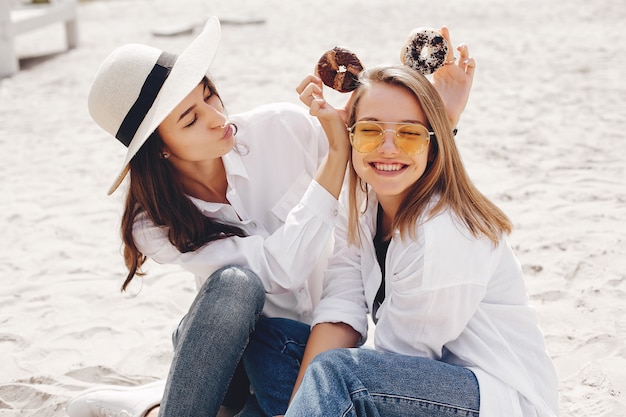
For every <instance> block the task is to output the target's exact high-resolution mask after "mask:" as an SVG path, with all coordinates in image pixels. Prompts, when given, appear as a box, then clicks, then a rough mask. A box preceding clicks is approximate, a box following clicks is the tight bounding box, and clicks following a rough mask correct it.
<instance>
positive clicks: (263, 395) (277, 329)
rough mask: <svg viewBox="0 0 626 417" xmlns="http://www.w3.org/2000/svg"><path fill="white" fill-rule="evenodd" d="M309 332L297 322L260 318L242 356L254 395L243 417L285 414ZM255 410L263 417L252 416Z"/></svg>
mask: <svg viewBox="0 0 626 417" xmlns="http://www.w3.org/2000/svg"><path fill="white" fill-rule="evenodd" d="M310 330H311V329H310V326H309V325H308V324H305V323H301V322H299V321H295V320H290V319H285V318H267V317H262V318H261V319H259V321H258V323H257V326H256V329H255V331H254V332H253V333H252V334H251V335H250V342H249V343H248V347H247V348H246V351H245V352H244V354H243V364H244V368H245V370H246V373H247V375H248V378H249V379H250V386H251V388H252V391H253V392H254V396H253V397H252V398H251V401H250V403H249V404H247V405H246V408H245V410H244V411H245V412H242V413H241V415H240V417H243V416H245V417H248V416H251V415H263V416H268V417H271V416H277V415H283V414H285V412H286V411H287V406H288V405H289V399H290V397H291V392H292V391H293V386H294V385H295V382H296V378H297V376H298V372H299V370H300V363H301V360H302V356H303V355H304V347H305V345H306V342H307V340H308V338H309V333H310ZM255 407H256V409H257V410H259V411H260V414H252V413H251V410H253V409H255Z"/></svg>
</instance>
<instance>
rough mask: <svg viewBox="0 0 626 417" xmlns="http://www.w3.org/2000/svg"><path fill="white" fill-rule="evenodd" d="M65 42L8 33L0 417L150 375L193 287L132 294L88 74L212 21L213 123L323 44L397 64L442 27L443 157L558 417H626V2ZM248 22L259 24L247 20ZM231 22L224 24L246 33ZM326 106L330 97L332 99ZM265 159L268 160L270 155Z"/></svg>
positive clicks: (310, 13)
mask: <svg viewBox="0 0 626 417" xmlns="http://www.w3.org/2000/svg"><path fill="white" fill-rule="evenodd" d="M78 7H79V10H78V14H79V22H78V24H79V33H80V40H79V46H78V48H76V49H73V50H70V51H65V44H64V37H63V36H64V35H63V30H62V28H61V26H60V25H54V26H49V27H46V28H43V29H41V30H38V31H35V32H31V33H28V34H24V35H21V36H19V37H17V38H16V50H17V52H18V54H19V56H20V58H21V60H20V63H21V71H19V72H18V73H16V74H15V75H14V76H12V77H10V78H4V79H1V80H0V151H1V152H0V153H1V154H2V163H0V178H1V181H0V199H1V212H0V227H1V230H2V231H3V233H2V237H1V239H0V244H1V250H0V357H1V358H2V360H1V363H2V364H1V365H0V416H3V417H4V416H11V417H13V416H37V417H61V416H65V415H66V413H65V403H66V402H67V400H68V399H69V398H71V397H72V396H74V395H75V394H76V393H77V392H79V391H81V390H83V389H85V388H89V387H92V386H94V385H98V384H103V383H105V384H107V383H111V384H125V385H135V384H141V383H145V382H148V381H152V380H155V379H161V378H164V377H165V376H166V374H167V370H168V369H169V363H170V359H171V357H172V347H171V339H170V337H171V332H172V330H173V329H174V328H175V327H176V325H177V324H178V322H179V320H180V318H181V317H182V316H183V315H184V313H185V311H186V310H187V308H188V306H189V303H190V302H191V300H192V299H193V297H194V294H195V283H194V280H193V278H192V276H191V275H190V274H188V273H186V272H183V271H181V270H179V269H178V268H173V267H165V266H162V265H156V264H153V263H149V264H148V268H147V271H148V275H147V276H146V277H145V278H144V279H143V283H141V281H140V280H137V281H138V282H137V284H136V285H135V286H133V287H132V289H131V294H130V295H128V294H126V295H125V294H121V293H120V291H119V287H120V285H121V283H122V281H123V278H124V277H125V274H126V271H125V267H124V264H123V259H122V256H121V254H120V245H121V244H120V239H119V236H118V234H119V233H118V228H119V218H120V212H121V208H122V198H123V193H121V192H118V193H116V194H114V195H113V196H110V197H107V196H106V191H107V189H108V187H109V185H110V183H111V182H112V180H113V178H114V176H115V175H116V174H117V172H118V170H119V168H120V164H121V163H122V160H123V156H124V153H125V149H124V148H123V147H122V146H121V145H120V144H119V143H118V142H117V141H116V140H114V139H113V138H111V137H109V136H108V135H107V134H106V133H105V132H104V131H103V130H101V129H100V128H99V127H98V126H97V125H96V124H95V123H94V122H93V121H92V120H91V118H90V116H89V114H88V111H87V106H86V97H87V92H88V89H89V86H90V84H91V81H92V77H93V75H94V74H95V72H96V70H97V68H98V67H99V65H100V63H101V62H102V60H103V59H104V58H105V57H106V56H107V55H108V54H109V52H111V51H112V50H113V49H114V48H115V47H117V46H119V45H121V44H124V43H130V42H139V43H146V44H151V45H154V46H157V47H160V48H163V49H167V50H170V51H172V52H178V51H181V50H182V49H183V48H184V47H185V46H186V45H187V44H188V43H189V41H190V40H191V39H192V38H193V36H194V33H193V31H190V32H188V33H184V34H180V35H178V36H155V35H154V34H153V32H155V31H158V30H159V29H160V30H165V29H176V28H177V27H178V28H179V27H185V26H188V27H192V26H193V25H194V24H199V23H201V22H203V21H204V20H205V19H206V18H208V17H209V16H211V15H216V16H218V17H220V18H221V19H222V20H223V25H222V43H221V46H220V50H219V52H218V55H217V58H216V60H215V63H214V65H213V67H212V70H211V73H212V75H213V77H214V79H215V80H216V82H217V86H218V88H219V90H220V92H221V96H222V97H223V98H224V101H225V103H226V107H227V110H228V111H229V112H230V113H237V112H240V111H244V110H248V109H250V108H252V107H255V106H257V105H259V104H263V103H268V102H274V101H289V102H294V103H299V102H298V97H297V95H296V93H295V86H296V85H297V84H298V82H299V81H300V80H301V79H302V78H303V77H304V76H305V75H307V74H308V73H310V72H311V71H312V69H313V67H314V65H315V63H316V62H317V59H318V58H319V56H321V55H322V53H323V52H324V51H325V50H327V49H329V48H331V47H333V46H336V45H341V46H345V47H348V48H350V49H352V50H353V51H355V52H356V53H357V54H358V55H359V56H360V58H361V60H362V61H363V63H364V65H365V66H373V65H376V64H383V63H396V62H398V61H399V51H400V47H401V46H402V44H403V43H404V41H405V39H406V37H407V35H408V34H409V32H410V31H411V30H412V29H413V28H415V27H418V26H430V27H440V26H441V25H447V26H448V27H449V28H450V30H451V35H452V40H453V42H454V43H458V42H465V43H467V44H468V45H469V47H470V53H471V55H472V56H474V57H475V58H476V61H477V72H476V78H475V81H474V88H473V91H472V95H471V98H470V101H469V103H468V106H467V109H466V111H465V113H464V114H463V117H462V119H461V122H460V124H459V126H458V127H459V134H458V136H457V138H458V143H459V146H460V148H461V151H462V154H463V158H464V160H465V162H466V164H467V166H468V170H469V172H470V175H471V176H472V178H473V179H474V181H475V182H476V183H477V184H478V186H479V187H480V188H481V190H482V191H483V192H485V193H486V194H487V195H488V196H489V197H490V198H492V199H493V200H494V201H495V202H496V203H497V204H499V205H500V206H501V207H502V208H503V209H504V210H505V211H506V212H507V214H508V215H509V216H510V217H511V219H512V220H513V222H514V225H515V230H514V232H513V234H512V235H511V242H512V244H513V246H514V248H515V250H516V252H517V255H518V257H519V258H520V260H521V262H522V264H523V266H524V270H525V273H526V279H527V287H528V293H529V297H530V300H531V302H532V304H533V305H534V306H535V308H536V310H537V314H538V316H539V320H540V324H541V326H542V329H543V330H544V333H545V336H546V340H547V347H548V350H549V353H550V354H551V356H552V357H553V359H554V363H555V365H556V368H557V372H558V377H559V382H560V387H559V392H560V400H561V414H562V415H563V416H572V417H583V416H594V417H620V416H625V415H626V227H625V224H624V219H625V218H626V133H625V132H626V112H625V111H624V105H625V104H624V102H625V101H626V80H625V77H624V75H623V74H624V68H626V55H625V54H624V52H623V51H624V50H626V30H625V29H624V22H626V3H624V2H623V1H622V0H598V1H595V2H588V1H583V0H572V1H569V2H557V1H552V2H549V1H548V2H546V1H543V0H528V1H522V0H510V1H498V0H481V1H477V2H469V1H463V0H451V1H447V2H427V1H422V0H417V1H401V0H390V1H385V2H382V1H356V0H345V1H343V2H336V1H333V0H318V1H310V0H302V1H297V2H296V1H291V2H288V1H279V0H266V1H263V2H261V1H252V0H214V1H210V2H209V1H200V0H182V1H180V2H171V1H167V0H125V1H123V0H92V1H85V2H80V3H79V6H78ZM259 20H260V21H261V23H258V21H259ZM246 22H248V23H247V24H241V23H246ZM342 99H343V97H339V96H336V97H331V101H333V100H337V102H340V101H341V100H342ZM278 155H279V154H277V157H278Z"/></svg>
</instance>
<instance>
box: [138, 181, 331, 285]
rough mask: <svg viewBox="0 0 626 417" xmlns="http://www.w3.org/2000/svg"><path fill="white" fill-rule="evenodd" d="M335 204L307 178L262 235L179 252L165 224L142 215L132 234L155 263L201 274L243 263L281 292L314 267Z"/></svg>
mask: <svg viewBox="0 0 626 417" xmlns="http://www.w3.org/2000/svg"><path fill="white" fill-rule="evenodd" d="M337 206H338V202H337V200H336V199H335V198H334V197H333V196H332V195H331V194H330V193H328V191H326V190H325V189H324V188H323V187H322V186H320V185H319V184H318V183H317V182H316V181H314V180H313V181H312V182H311V184H310V185H309V187H308V189H307V190H306V192H305V194H304V196H303V197H302V199H301V201H300V202H299V203H298V204H297V205H296V206H295V207H293V208H292V209H291V210H290V211H289V213H288V214H287V217H286V221H285V224H284V225H283V226H281V227H280V228H278V229H277V230H276V231H274V233H272V234H271V235H269V236H267V237H264V236H261V235H254V234H251V235H250V236H246V237H229V238H225V239H221V240H217V241H214V242H211V243H208V244H206V245H204V246H203V247H201V248H199V249H197V250H196V251H193V252H186V253H181V252H179V251H178V249H177V248H176V247H175V246H174V245H172V244H171V242H170V241H169V238H168V235H167V228H165V227H160V226H157V225H155V224H154V223H152V222H151V221H150V220H149V219H148V218H147V216H146V215H145V214H142V215H140V216H139V217H138V218H137V220H136V221H135V224H134V226H133V236H134V238H135V241H136V244H137V247H138V248H139V250H140V251H141V252H142V253H143V254H144V255H145V256H147V257H149V258H151V259H152V260H154V261H155V262H158V263H163V264H178V265H180V266H182V267H183V268H184V269H186V270H188V271H190V272H192V273H193V274H194V275H196V276H199V277H205V278H208V277H209V275H211V273H213V272H214V271H215V270H217V269H218V268H220V267H222V266H224V265H240V266H245V267H247V268H249V269H250V270H252V271H253V272H254V273H256V274H257V275H258V276H259V278H260V279H261V281H262V282H263V285H264V287H265V290H266V291H267V292H268V293H281V292H287V291H293V290H295V289H297V288H300V287H301V286H303V285H304V283H305V281H306V279H307V278H308V276H309V274H310V273H311V271H312V270H313V269H314V268H315V266H316V264H317V262H318V260H319V257H320V256H322V253H323V252H324V250H325V247H326V245H327V243H328V240H329V238H330V237H331V236H332V230H333V227H334V224H335V219H336V216H337Z"/></svg>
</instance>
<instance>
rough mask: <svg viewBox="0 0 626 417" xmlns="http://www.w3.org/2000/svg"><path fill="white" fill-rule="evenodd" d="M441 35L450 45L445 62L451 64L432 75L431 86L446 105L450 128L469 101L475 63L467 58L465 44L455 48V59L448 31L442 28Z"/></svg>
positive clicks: (472, 59) (455, 124)
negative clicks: (457, 54)
mask: <svg viewBox="0 0 626 417" xmlns="http://www.w3.org/2000/svg"><path fill="white" fill-rule="evenodd" d="M441 34H442V35H443V37H444V38H446V40H447V41H448V45H450V48H449V49H448V57H447V59H446V61H447V62H451V63H449V64H446V65H443V66H442V67H440V68H439V69H438V70H437V71H435V72H434V73H433V86H434V87H435V89H436V90H437V92H438V93H439V95H440V96H441V98H442V100H443V102H444V104H445V105H446V112H447V114H448V119H449V120H450V124H451V125H452V127H456V126H457V124H458V123H459V120H460V118H461V113H463V110H464V109H465V105H466V104H467V101H468V99H469V95H470V90H471V89H472V82H473V81H474V71H475V69H476V61H475V60H474V58H472V57H470V56H469V49H468V47H467V45H465V44H460V45H458V46H457V48H456V50H457V51H458V52H459V57H455V48H453V47H452V45H453V44H452V41H451V40H450V31H449V30H448V28H447V27H445V26H443V27H442V28H441Z"/></svg>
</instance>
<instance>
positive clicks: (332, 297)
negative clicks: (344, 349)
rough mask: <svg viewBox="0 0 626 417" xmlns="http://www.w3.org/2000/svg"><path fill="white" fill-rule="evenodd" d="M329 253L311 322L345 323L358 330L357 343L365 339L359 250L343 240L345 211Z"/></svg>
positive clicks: (363, 300)
mask: <svg viewBox="0 0 626 417" xmlns="http://www.w3.org/2000/svg"><path fill="white" fill-rule="evenodd" d="M334 240H335V243H334V250H333V255H332V256H331V258H330V259H329V263H328V269H327V270H326V273H325V275H324V290H323V291H322V299H321V301H320V303H319V304H318V306H317V307H316V308H315V311H314V314H313V323H312V324H313V325H315V324H319V323H338V322H341V323H345V324H348V325H349V326H351V327H352V328H353V329H354V330H355V331H357V332H359V333H360V334H361V340H360V343H361V344H362V343H365V340H366V339H367V331H368V320H367V313H368V308H367V303H366V298H365V289H364V284H363V279H362V276H361V250H360V247H359V246H356V245H353V244H350V243H349V242H348V241H347V213H346V211H345V210H341V215H340V217H339V220H338V221H337V225H336V226H335V239H334Z"/></svg>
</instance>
